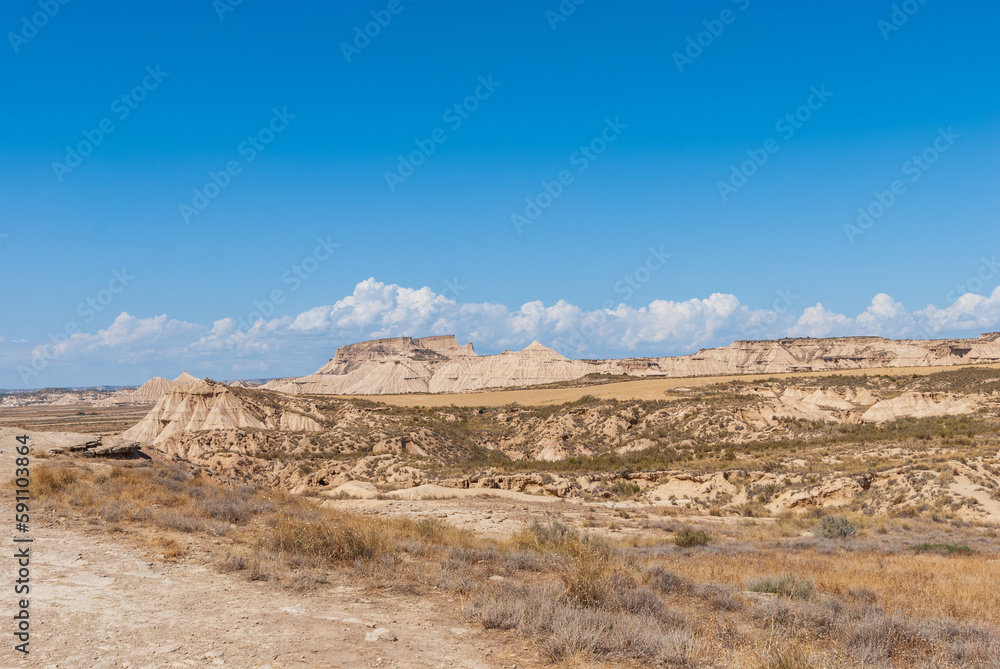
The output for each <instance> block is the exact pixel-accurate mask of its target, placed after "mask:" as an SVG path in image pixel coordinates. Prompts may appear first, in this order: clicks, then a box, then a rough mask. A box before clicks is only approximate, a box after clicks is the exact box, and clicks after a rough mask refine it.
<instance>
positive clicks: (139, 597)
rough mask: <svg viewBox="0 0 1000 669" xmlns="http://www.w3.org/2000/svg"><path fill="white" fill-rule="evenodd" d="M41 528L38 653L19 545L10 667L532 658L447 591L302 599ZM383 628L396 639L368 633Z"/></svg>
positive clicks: (5, 448)
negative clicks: (19, 631) (23, 597)
mask: <svg viewBox="0 0 1000 669" xmlns="http://www.w3.org/2000/svg"><path fill="white" fill-rule="evenodd" d="M15 446H16V443H15V442H14V441H13V439H12V438H10V437H9V436H7V435H4V436H0V481H2V482H3V483H4V485H3V486H2V491H3V492H2V497H0V518H2V519H3V524H2V525H0V535H2V534H6V535H7V538H6V539H5V540H4V543H5V545H7V546H8V547H9V546H12V545H13V544H12V543H11V541H12V538H13V535H14V534H15V531H14V527H13V513H14V508H13V506H14V500H13V496H14V495H13V491H12V490H11V488H10V487H9V486H8V485H6V483H7V481H9V480H10V479H11V478H12V477H13V474H14V457H16V454H15V453H14V447H15ZM34 466H36V467H37V466H38V463H37V461H36V462H35V463H34ZM21 536H24V535H21ZM30 536H31V537H33V538H34V543H33V544H31V556H32V560H31V595H30V596H31V605H30V610H31V614H32V629H31V631H32V636H31V645H30V651H31V652H30V655H29V656H28V657H27V658H25V657H21V656H20V653H16V652H15V651H14V650H13V643H14V642H13V636H12V633H13V622H12V616H13V613H14V611H15V607H16V598H15V595H14V594H13V592H12V589H13V581H14V579H15V569H16V564H15V561H14V559H13V558H12V557H11V555H12V553H13V551H12V550H10V549H9V548H8V549H5V550H4V552H3V554H4V556H5V557H4V559H3V560H2V564H3V569H2V572H0V573H2V577H0V578H2V579H3V580H4V581H6V584H0V591H2V592H3V593H5V595H4V596H3V599H2V601H0V615H2V618H3V620H5V621H6V622H5V623H4V626H5V628H6V629H3V630H0V638H2V639H3V646H2V648H0V667H53V668H54V667H59V668H77V667H79V668H84V669H92V668H93V669H100V668H105V667H107V668H110V667H133V668H135V669H140V668H149V669H152V668H154V667H156V668H158V667H212V666H229V667H272V668H278V667H345V668H347V667H349V668H351V669H355V668H360V667H413V668H432V667H433V668H434V669H438V668H439V667H462V668H465V667H468V668H482V669H487V668H489V669H493V668H496V667H501V666H503V667H508V668H509V667H510V666H511V665H512V664H514V663H515V662H516V663H518V666H520V667H526V666H532V665H531V664H530V663H525V662H519V661H518V658H517V656H516V653H517V652H520V651H521V647H522V644H520V643H517V644H512V643H511V641H512V639H511V638H510V637H505V636H503V635H499V634H494V633H486V632H484V631H483V630H482V628H481V627H478V626H476V625H472V624H470V623H469V622H468V621H467V620H463V617H462V614H461V611H460V605H459V603H457V602H455V601H449V600H448V599H447V598H445V597H443V596H442V597H437V598H435V597H430V598H428V597H419V598H418V597H410V598H405V597H398V596H385V597H383V596H380V595H372V594H370V593H368V594H366V593H365V592H364V591H362V590H361V589H357V588H354V587H352V586H351V585H350V584H341V585H339V586H337V585H332V586H325V587H324V589H323V590H322V591H319V592H316V593H309V594H304V595H300V594H297V593H295V592H291V591H288V590H282V589H278V588H276V587H273V586H269V585H267V584H257V583H251V582H248V581H245V580H242V579H240V578H238V577H235V576H227V575H224V574H219V573H216V572H215V571H213V570H212V569H211V568H209V567H206V566H204V565H201V564H198V563H197V560H187V561H182V562H180V563H176V564H172V563H167V562H164V561H162V560H158V559H157V558H156V557H155V556H153V555H151V554H150V552H149V551H147V550H145V549H143V548H141V547H139V546H133V545H130V544H129V542H127V541H122V540H116V539H115V538H114V537H113V536H111V535H107V534H105V533H103V532H102V531H101V530H100V529H99V528H96V527H94V528H93V529H88V528H87V526H86V525H84V524H83V523H82V522H80V523H74V521H72V520H69V521H67V520H65V519H62V521H61V520H60V519H58V518H45V517H42V516H41V515H39V514H37V513H36V514H33V515H32V518H31V531H30ZM376 627H377V628H386V629H388V630H389V632H388V633H384V634H385V635H386V636H388V637H389V638H390V639H391V638H392V637H393V636H395V637H396V638H397V640H396V641H391V640H385V639H383V640H378V641H369V640H366V636H367V635H371V634H372V633H373V631H374V629H375V628H376ZM491 635H492V636H491ZM512 646H513V648H514V649H516V650H510V648H511V647H512ZM505 648H506V649H507V650H505Z"/></svg>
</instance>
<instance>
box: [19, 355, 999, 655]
mask: <svg viewBox="0 0 1000 669" xmlns="http://www.w3.org/2000/svg"><path fill="white" fill-rule="evenodd" d="M571 386H576V387H571ZM190 388H191V389H190V390H184V389H179V390H176V391H172V392H174V393H179V395H178V396H183V397H184V398H186V399H185V402H188V403H189V404H190V403H191V402H194V401H195V400H197V401H203V402H206V403H207V404H206V407H208V406H213V407H214V406H215V404H212V403H213V402H214V403H219V402H225V403H226V404H225V406H226V407H228V411H229V413H228V414H227V415H229V416H230V417H231V418H232V420H242V419H240V416H241V415H242V416H244V418H245V419H247V420H249V419H250V418H253V419H254V420H257V421H258V422H259V423H261V424H262V425H265V427H263V428H249V427H239V426H238V425H236V424H235V423H234V425H233V426H232V427H225V426H223V427H222V428H220V429H217V430H206V431H199V430H194V431H181V432H177V433H174V434H173V435H172V436H170V437H169V438H165V439H164V440H162V441H160V442H159V443H156V444H151V443H143V444H142V446H141V450H139V451H136V450H130V448H123V449H120V452H113V453H112V452H110V451H108V452H105V453H103V454H101V453H99V452H98V451H97V450H95V448H94V447H93V444H91V445H89V446H83V445H82V441H81V438H76V439H77V442H81V443H80V445H78V446H74V445H73V444H75V443H77V442H74V441H73V439H74V437H73V436H72V435H68V436H67V435H65V434H63V433H65V432H69V431H79V432H85V433H87V434H89V435H103V436H104V437H105V444H117V443H119V442H118V441H114V440H113V439H117V438H113V437H112V435H117V434H119V433H120V432H122V431H123V430H124V428H126V427H132V425H138V424H139V423H140V419H141V418H142V417H143V415H144V414H145V412H146V410H147V409H148V407H142V408H141V409H138V410H137V409H136V408H135V407H121V408H117V409H116V408H106V409H103V410H101V411H96V414H97V415H96V416H94V415H86V414H89V413H91V412H92V411H95V410H92V409H87V411H86V412H85V413H84V415H82V416H81V415H77V412H76V411H70V410H69V409H71V408H72V407H69V408H54V407H21V408H14V409H5V410H4V413H3V414H0V424H4V425H7V426H10V427H4V428H0V451H2V453H0V467H2V469H0V476H2V478H3V480H5V481H9V480H11V479H12V478H13V471H14V460H13V458H14V454H13V449H14V446H15V445H16V442H15V441H14V436H15V435H17V434H20V433H22V432H27V433H29V434H30V435H31V436H32V439H31V443H32V445H33V457H32V471H31V484H32V496H33V498H34V499H33V502H32V506H33V508H32V523H31V535H32V536H33V537H34V539H35V543H34V544H33V547H32V551H33V553H32V555H33V559H32V616H33V618H32V620H33V623H32V624H33V627H32V633H33V634H32V642H31V650H32V653H31V655H30V659H24V658H22V659H18V658H17V657H15V656H14V655H13V653H11V654H8V655H6V656H5V660H4V661H3V662H0V666H12V667H13V666H40V667H46V666H59V667H121V666H131V667H173V666H176V667H186V666H233V667H264V666H271V667H299V666H303V667H306V666H308V667H313V666H315V667H442V666H443V667H507V668H510V667H513V666H515V665H516V666H517V667H521V668H524V667H557V668H561V667H601V668H604V667H646V666H667V667H793V668H798V667H801V668H806V667H982V668H994V667H998V666H1000V664H998V663H1000V659H998V658H1000V598H998V597H996V596H995V589H996V588H995V586H996V584H997V583H998V582H1000V562H998V560H997V557H998V530H1000V439H998V437H997V427H998V426H1000V419H998V415H997V407H998V404H1000V371H998V370H996V369H994V368H986V367H975V368H964V369H951V370H945V371H940V370H926V369H924V370H919V371H916V370H915V371H907V370H900V369H894V370H885V371H882V370H868V371H867V373H865V374H864V375H861V374H855V375H830V374H821V375H816V374H811V375H797V376H782V377H768V378H746V377H741V378H713V379H697V380H694V379H670V380H658V381H654V380H648V379H647V380H636V381H626V382H611V383H605V382H603V381H602V380H601V379H591V380H590V381H589V382H588V383H586V384H557V385H556V387H548V388H540V389H527V390H515V391H501V392H496V393H472V394H466V395H458V396H400V397H382V398H377V399H378V401H372V399H373V398H368V399H351V398H330V397H325V398H321V397H314V396H296V397H289V396H284V395H281V394H278V393H273V392H270V391H265V390H254V389H243V388H232V389H227V388H225V387H219V386H214V385H211V384H209V385H207V386H205V387H200V386H199V387H195V386H191V387H190ZM198 388H200V389H198ZM665 391H667V394H666V395H664V394H663V393H664V392H665ZM514 397H516V398H517V399H516V400H515V399H513V398H514ZM513 401H516V402H517V404H511V402H513ZM157 406H158V407H160V410H159V411H160V414H159V415H161V416H165V415H166V414H165V413H164V412H165V411H166V409H164V406H165V405H164V406H161V405H160V404H158V405H157ZM192 406H193V405H192ZM156 411H157V409H155V408H154V409H153V410H152V411H151V412H150V415H151V416H152V415H157V414H156ZM197 411H200V410H196V413H197ZM292 413H297V415H300V416H303V417H311V420H312V421H314V422H315V423H316V424H317V425H318V426H319V428H320V429H318V430H317V429H314V428H310V429H301V430H298V431H296V430H288V429H286V430H281V429H272V428H269V427H266V425H267V424H268V421H269V420H270V419H269V418H268V416H275V417H276V416H283V417H284V418H283V419H282V420H283V421H284V422H285V424H286V425H294V426H295V427H300V428H301V427H304V426H306V425H307V423H305V422H289V421H290V419H289V418H288V417H287V416H290V415H291V414H292ZM205 415H207V413H206V414H205ZM146 420H149V418H148V417H147V419H146ZM157 420H159V419H157ZM163 420H164V421H165V420H167V419H166V418H164V419H163ZM188 420H189V419H188ZM296 420H298V419H296ZM274 421H275V424H277V422H276V421H277V418H275V419H274ZM188 424H189V425H190V422H189V423H188ZM15 426H16V427H15ZM89 438H92V437H85V438H83V439H84V440H85V439H89ZM88 456H89V457H88ZM2 504H3V509H4V512H5V515H6V517H8V518H11V517H12V513H13V509H12V506H13V488H12V487H11V486H8V494H6V495H4V496H3V499H2ZM10 531H11V533H13V532H14V529H13V524H12V526H11V530H10ZM10 562H11V561H10V560H8V563H10ZM9 573H13V572H12V571H9ZM14 604H15V602H14V601H13V599H12V598H8V599H7V600H6V601H5V602H4V606H5V607H7V610H9V611H12V610H13V606H14Z"/></svg>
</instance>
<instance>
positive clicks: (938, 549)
mask: <svg viewBox="0 0 1000 669" xmlns="http://www.w3.org/2000/svg"><path fill="white" fill-rule="evenodd" d="M913 550H915V551H916V552H918V553H939V554H942V555H972V554H973V553H975V551H974V550H972V549H971V548H969V547H968V546H966V545H965V544H959V545H956V544H945V543H929V542H924V543H922V544H917V545H916V546H914V547H913Z"/></svg>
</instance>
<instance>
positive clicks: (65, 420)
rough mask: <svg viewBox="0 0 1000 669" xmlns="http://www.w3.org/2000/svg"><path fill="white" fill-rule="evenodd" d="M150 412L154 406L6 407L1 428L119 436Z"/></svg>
mask: <svg viewBox="0 0 1000 669" xmlns="http://www.w3.org/2000/svg"><path fill="white" fill-rule="evenodd" d="M151 408H152V405H151V404H138V405H132V406H125V407H92V406H28V407H3V408H0V426H3V427H17V428H20V429H23V430H37V431H39V432H82V433H84V434H95V435H106V434H118V433H120V432H123V431H125V430H126V429H128V428H130V427H132V426H133V425H135V424H136V423H137V422H139V420H140V419H141V418H142V417H143V416H145V415H146V414H147V413H149V410H150V409H151Z"/></svg>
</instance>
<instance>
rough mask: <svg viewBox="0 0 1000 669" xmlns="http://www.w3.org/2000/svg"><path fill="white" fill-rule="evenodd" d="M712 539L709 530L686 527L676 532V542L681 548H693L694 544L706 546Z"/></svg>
mask: <svg viewBox="0 0 1000 669" xmlns="http://www.w3.org/2000/svg"><path fill="white" fill-rule="evenodd" d="M709 541H711V537H709V536H708V532H706V531H705V530H693V529H691V528H689V527H685V528H684V529H682V530H679V531H678V532H677V533H676V534H674V543H675V544H677V545H678V546H680V547H681V548H692V547H694V546H704V545H706V544H708V542H709Z"/></svg>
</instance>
